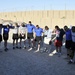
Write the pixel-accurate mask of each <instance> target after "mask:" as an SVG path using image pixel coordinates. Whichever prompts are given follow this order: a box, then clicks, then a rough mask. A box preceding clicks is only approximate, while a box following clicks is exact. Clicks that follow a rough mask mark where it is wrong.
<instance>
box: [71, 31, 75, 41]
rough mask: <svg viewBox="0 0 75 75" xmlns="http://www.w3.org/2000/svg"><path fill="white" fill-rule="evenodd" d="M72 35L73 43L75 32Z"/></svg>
mask: <svg viewBox="0 0 75 75" xmlns="http://www.w3.org/2000/svg"><path fill="white" fill-rule="evenodd" d="M71 33H72V41H73V42H75V32H71Z"/></svg>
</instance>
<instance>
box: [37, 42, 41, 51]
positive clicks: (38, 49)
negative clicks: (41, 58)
mask: <svg viewBox="0 0 75 75" xmlns="http://www.w3.org/2000/svg"><path fill="white" fill-rule="evenodd" d="M40 43H41V41H39V42H38V50H40Z"/></svg>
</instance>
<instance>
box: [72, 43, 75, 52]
mask: <svg viewBox="0 0 75 75" xmlns="http://www.w3.org/2000/svg"><path fill="white" fill-rule="evenodd" d="M71 49H72V50H74V51H75V42H72V44H71Z"/></svg>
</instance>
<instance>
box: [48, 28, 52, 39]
mask: <svg viewBox="0 0 75 75" xmlns="http://www.w3.org/2000/svg"><path fill="white" fill-rule="evenodd" d="M51 37H52V29H49V30H48V33H47V38H51Z"/></svg>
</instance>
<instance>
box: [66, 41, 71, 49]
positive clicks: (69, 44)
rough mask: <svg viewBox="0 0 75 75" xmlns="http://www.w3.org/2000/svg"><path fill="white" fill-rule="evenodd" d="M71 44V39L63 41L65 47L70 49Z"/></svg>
mask: <svg viewBox="0 0 75 75" xmlns="http://www.w3.org/2000/svg"><path fill="white" fill-rule="evenodd" d="M71 44H72V41H71V40H69V41H67V40H66V42H65V47H66V48H67V49H71Z"/></svg>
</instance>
